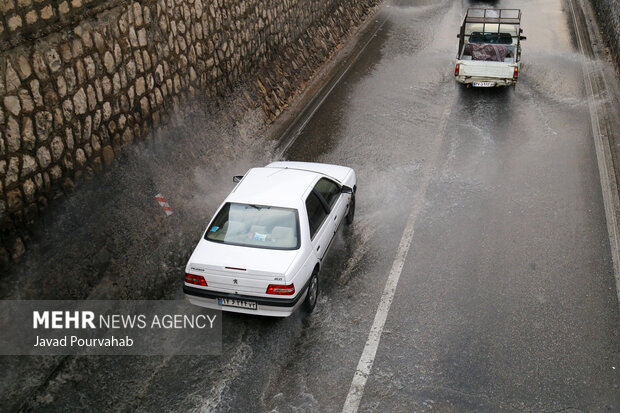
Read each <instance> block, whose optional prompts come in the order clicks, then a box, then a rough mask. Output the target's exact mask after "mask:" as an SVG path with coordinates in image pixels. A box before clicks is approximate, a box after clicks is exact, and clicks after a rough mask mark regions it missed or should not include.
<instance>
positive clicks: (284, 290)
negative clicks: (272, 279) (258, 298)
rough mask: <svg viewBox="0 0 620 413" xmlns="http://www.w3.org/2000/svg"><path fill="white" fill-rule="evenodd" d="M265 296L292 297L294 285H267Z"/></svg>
mask: <svg viewBox="0 0 620 413" xmlns="http://www.w3.org/2000/svg"><path fill="white" fill-rule="evenodd" d="M267 294H275V295H293V294H295V284H291V285H280V284H269V287H267Z"/></svg>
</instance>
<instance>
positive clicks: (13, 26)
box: [6, 14, 22, 32]
mask: <svg viewBox="0 0 620 413" xmlns="http://www.w3.org/2000/svg"><path fill="white" fill-rule="evenodd" d="M6 25H7V26H8V27H9V30H10V31H12V32H14V31H16V30H18V29H20V28H21V27H22V18H21V17H20V16H19V15H17V14H13V15H12V16H9V18H8V19H7V21H6Z"/></svg>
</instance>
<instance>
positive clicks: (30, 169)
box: [21, 155, 37, 178]
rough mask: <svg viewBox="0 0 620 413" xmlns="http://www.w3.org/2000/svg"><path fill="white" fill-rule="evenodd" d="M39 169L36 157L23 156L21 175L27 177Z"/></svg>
mask: <svg viewBox="0 0 620 413" xmlns="http://www.w3.org/2000/svg"><path fill="white" fill-rule="evenodd" d="M36 170H37V162H36V161H35V159H34V157H32V156H30V155H24V156H23V158H22V172H21V177H22V178H24V177H27V176H30V175H31V174H33V173H34V172H36Z"/></svg>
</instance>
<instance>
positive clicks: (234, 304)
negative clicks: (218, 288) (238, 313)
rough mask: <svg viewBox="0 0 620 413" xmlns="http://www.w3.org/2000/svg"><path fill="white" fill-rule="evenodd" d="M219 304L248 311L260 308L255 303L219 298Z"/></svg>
mask: <svg viewBox="0 0 620 413" xmlns="http://www.w3.org/2000/svg"><path fill="white" fill-rule="evenodd" d="M217 302H218V303H219V304H220V305H227V306H229V307H239V308H247V309H248V310H256V309H257V308H258V307H257V305H256V302H254V301H245V300H237V299H236V298H218V299H217Z"/></svg>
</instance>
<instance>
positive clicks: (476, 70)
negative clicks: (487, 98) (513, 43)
mask: <svg viewBox="0 0 620 413" xmlns="http://www.w3.org/2000/svg"><path fill="white" fill-rule="evenodd" d="M458 63H459V64H460V70H459V75H460V76H472V77H473V76H475V77H485V78H486V77H489V78H500V79H507V78H512V76H513V74H514V68H515V66H516V65H515V64H513V63H503V62H484V61H475V60H459V62H458Z"/></svg>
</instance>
